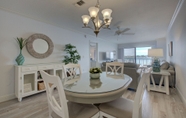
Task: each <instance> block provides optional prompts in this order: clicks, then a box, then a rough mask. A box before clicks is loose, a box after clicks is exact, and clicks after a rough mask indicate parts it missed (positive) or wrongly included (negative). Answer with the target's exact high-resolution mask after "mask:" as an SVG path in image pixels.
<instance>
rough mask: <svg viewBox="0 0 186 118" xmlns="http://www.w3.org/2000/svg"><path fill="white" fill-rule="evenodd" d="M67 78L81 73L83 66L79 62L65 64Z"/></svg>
mask: <svg viewBox="0 0 186 118" xmlns="http://www.w3.org/2000/svg"><path fill="white" fill-rule="evenodd" d="M63 69H64V75H65V78H67V77H69V76H70V77H71V76H75V75H77V74H81V67H80V65H79V64H73V63H70V64H67V65H63Z"/></svg>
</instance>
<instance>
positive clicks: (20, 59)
mask: <svg viewBox="0 0 186 118" xmlns="http://www.w3.org/2000/svg"><path fill="white" fill-rule="evenodd" d="M16 41H17V43H18V45H19V49H20V53H19V55H18V57H17V58H16V62H17V64H18V65H23V63H24V61H25V58H24V56H23V55H22V49H23V48H24V46H25V45H26V43H27V39H23V38H16Z"/></svg>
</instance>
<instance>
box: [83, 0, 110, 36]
mask: <svg viewBox="0 0 186 118" xmlns="http://www.w3.org/2000/svg"><path fill="white" fill-rule="evenodd" d="M99 9H100V5H99V0H97V4H96V6H95V7H90V8H89V9H88V11H89V15H90V16H89V15H83V16H82V20H83V24H84V26H83V28H90V29H93V30H94V33H95V34H96V36H97V35H98V33H99V31H100V29H101V28H104V29H110V28H109V26H110V23H111V21H112V17H111V14H112V10H111V9H104V10H103V11H102V12H101V13H102V14H103V21H102V20H100V19H99ZM90 20H91V21H92V23H93V25H94V28H92V27H90V26H88V23H89V21H90Z"/></svg>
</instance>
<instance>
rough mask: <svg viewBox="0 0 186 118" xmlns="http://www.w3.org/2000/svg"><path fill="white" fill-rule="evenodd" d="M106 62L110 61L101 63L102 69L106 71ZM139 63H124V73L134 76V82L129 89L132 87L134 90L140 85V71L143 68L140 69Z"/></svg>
mask: <svg viewBox="0 0 186 118" xmlns="http://www.w3.org/2000/svg"><path fill="white" fill-rule="evenodd" d="M106 63H109V62H103V63H102V64H101V70H102V71H106ZM138 67H139V65H137V64H135V63H124V69H123V71H124V74H127V75H129V76H130V77H131V78H132V83H131V84H130V86H129V89H132V90H134V91H136V89H137V87H138V82H139V80H140V73H141V70H140V69H138Z"/></svg>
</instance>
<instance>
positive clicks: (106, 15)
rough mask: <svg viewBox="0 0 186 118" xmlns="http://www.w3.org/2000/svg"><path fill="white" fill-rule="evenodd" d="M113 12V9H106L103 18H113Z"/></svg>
mask: <svg viewBox="0 0 186 118" xmlns="http://www.w3.org/2000/svg"><path fill="white" fill-rule="evenodd" d="M111 13H112V10H111V9H104V10H103V11H102V14H103V18H104V19H109V18H110V17H111Z"/></svg>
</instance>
